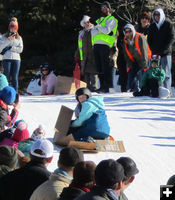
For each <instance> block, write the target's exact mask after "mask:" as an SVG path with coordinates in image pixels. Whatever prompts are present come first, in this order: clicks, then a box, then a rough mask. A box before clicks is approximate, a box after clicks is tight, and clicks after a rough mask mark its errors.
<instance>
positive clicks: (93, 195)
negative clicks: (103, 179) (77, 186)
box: [75, 186, 114, 200]
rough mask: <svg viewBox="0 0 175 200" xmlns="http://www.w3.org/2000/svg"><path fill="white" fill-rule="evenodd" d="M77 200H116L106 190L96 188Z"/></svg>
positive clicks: (99, 187)
mask: <svg viewBox="0 0 175 200" xmlns="http://www.w3.org/2000/svg"><path fill="white" fill-rule="evenodd" d="M75 200H114V198H113V197H112V196H111V195H110V193H109V192H108V191H107V190H106V189H105V188H103V187H101V186H94V187H93V188H92V189H91V191H90V192H87V193H86V194H84V195H81V196H79V197H77V198H76V199H75Z"/></svg>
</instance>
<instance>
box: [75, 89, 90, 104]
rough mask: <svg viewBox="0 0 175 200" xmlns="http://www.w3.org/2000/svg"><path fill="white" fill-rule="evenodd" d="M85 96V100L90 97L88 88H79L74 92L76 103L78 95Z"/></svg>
mask: <svg viewBox="0 0 175 200" xmlns="http://www.w3.org/2000/svg"><path fill="white" fill-rule="evenodd" d="M83 94H85V95H87V98H89V97H91V96H92V95H91V91H90V90H89V89H88V88H79V89H78V90H77V91H76V92H75V98H76V100H77V101H78V96H80V95H83Z"/></svg>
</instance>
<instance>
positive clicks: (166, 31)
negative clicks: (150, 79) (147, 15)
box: [147, 8, 175, 91]
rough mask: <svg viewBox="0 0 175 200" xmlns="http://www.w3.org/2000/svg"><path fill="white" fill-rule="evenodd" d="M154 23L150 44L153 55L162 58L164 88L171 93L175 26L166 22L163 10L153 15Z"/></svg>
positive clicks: (154, 12) (158, 10)
mask: <svg viewBox="0 0 175 200" xmlns="http://www.w3.org/2000/svg"><path fill="white" fill-rule="evenodd" d="M152 19H153V23H152V24H151V25H150V27H149V32H148V38H147V39H148V44H149V46H150V48H151V51H152V54H153V55H155V54H158V55H160V56H161V60H160V65H161V66H162V68H163V69H164V70H165V80H164V82H163V86H164V87H165V88H167V89H169V90H170V91H171V82H172V77H171V67H172V44H173V43H174V39H175V33H174V28H173V24H172V23H171V22H170V21H169V20H166V17H165V14H164V11H163V10H162V8H156V9H155V10H154V11H153V13H152Z"/></svg>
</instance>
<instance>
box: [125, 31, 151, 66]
mask: <svg viewBox="0 0 175 200" xmlns="http://www.w3.org/2000/svg"><path fill="white" fill-rule="evenodd" d="M140 35H143V34H141V33H138V32H136V34H135V39H134V42H135V47H136V49H137V51H138V53H139V55H140V57H141V56H142V53H141V50H140V47H139V37H140ZM125 37H126V36H125ZM124 44H125V50H126V53H127V55H128V57H129V58H130V59H131V60H132V62H134V61H135V59H134V57H133V55H132V54H131V53H130V52H129V50H128V47H127V44H126V39H124ZM151 56H152V52H151V49H150V47H149V45H148V59H150V58H151Z"/></svg>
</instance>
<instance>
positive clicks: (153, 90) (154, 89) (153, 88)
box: [133, 79, 159, 97]
mask: <svg viewBox="0 0 175 200" xmlns="http://www.w3.org/2000/svg"><path fill="white" fill-rule="evenodd" d="M133 95H134V96H151V97H159V84H158V81H157V80H156V79H148V80H147V82H146V85H145V87H143V88H142V89H141V91H140V92H134V93H133Z"/></svg>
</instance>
